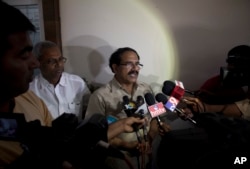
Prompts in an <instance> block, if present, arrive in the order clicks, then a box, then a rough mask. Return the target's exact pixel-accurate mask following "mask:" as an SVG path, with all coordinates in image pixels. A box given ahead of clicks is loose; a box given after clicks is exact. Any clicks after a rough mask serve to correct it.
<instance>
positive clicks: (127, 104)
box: [123, 96, 142, 143]
mask: <svg viewBox="0 0 250 169" xmlns="http://www.w3.org/2000/svg"><path fill="white" fill-rule="evenodd" d="M123 106H124V111H125V113H126V115H127V117H131V116H135V111H136V110H137V107H136V103H135V102H133V101H130V100H129V98H128V96H123ZM135 117H136V116H135ZM132 127H133V130H134V131H135V134H136V137H137V140H138V142H140V143H141V142H142V137H141V136H140V132H139V128H138V125H136V124H132Z"/></svg>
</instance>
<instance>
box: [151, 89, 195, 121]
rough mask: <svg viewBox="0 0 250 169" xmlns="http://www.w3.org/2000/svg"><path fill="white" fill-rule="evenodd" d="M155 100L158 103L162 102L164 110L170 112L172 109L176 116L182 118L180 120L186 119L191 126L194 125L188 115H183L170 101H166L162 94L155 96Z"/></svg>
mask: <svg viewBox="0 0 250 169" xmlns="http://www.w3.org/2000/svg"><path fill="white" fill-rule="evenodd" d="M155 98H156V100H157V101H158V102H162V103H163V105H164V106H165V108H166V109H168V110H170V109H174V111H176V112H177V113H178V115H179V116H180V117H181V118H182V119H185V120H186V119H187V120H189V121H190V122H192V123H193V124H196V121H195V120H193V119H192V118H191V117H190V116H189V115H187V114H185V113H184V112H183V111H182V110H180V109H178V108H177V107H176V106H177V104H176V105H173V104H172V103H171V100H168V99H167V97H166V96H165V95H164V94H162V93H158V94H157V95H156V96H155ZM170 99H174V98H170Z"/></svg>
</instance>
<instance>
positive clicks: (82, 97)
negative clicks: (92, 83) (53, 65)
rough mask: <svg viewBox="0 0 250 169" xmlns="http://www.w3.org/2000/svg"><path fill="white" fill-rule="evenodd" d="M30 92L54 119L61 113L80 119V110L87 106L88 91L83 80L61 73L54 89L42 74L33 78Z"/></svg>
mask: <svg viewBox="0 0 250 169" xmlns="http://www.w3.org/2000/svg"><path fill="white" fill-rule="evenodd" d="M30 90H32V91H33V92H34V93H35V94H36V95H38V96H39V97H40V98H41V99H42V100H43V101H44V102H45V104H46V105H47V107H48V109H49V111H50V113H51V115H52V117H53V118H54V119H55V118H57V117H58V116H60V115H62V114H63V113H74V114H76V116H77V117H78V118H79V119H81V118H82V108H83V106H84V105H87V102H88V98H89V96H90V91H89V88H88V86H87V84H86V83H85V82H84V81H83V79H82V78H81V77H79V76H77V75H74V74H69V73H66V72H63V73H62V76H61V78H60V81H59V83H58V84H57V85H56V87H54V85H53V84H51V83H49V82H48V81H47V80H46V79H45V78H44V77H43V76H42V74H41V73H40V74H38V75H36V76H35V77H34V79H33V81H32V82H31V83H30Z"/></svg>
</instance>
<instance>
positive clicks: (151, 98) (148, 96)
mask: <svg viewBox="0 0 250 169" xmlns="http://www.w3.org/2000/svg"><path fill="white" fill-rule="evenodd" d="M144 97H145V100H146V103H147V105H149V106H151V105H153V104H155V99H154V96H153V94H152V93H146V94H145V95H144Z"/></svg>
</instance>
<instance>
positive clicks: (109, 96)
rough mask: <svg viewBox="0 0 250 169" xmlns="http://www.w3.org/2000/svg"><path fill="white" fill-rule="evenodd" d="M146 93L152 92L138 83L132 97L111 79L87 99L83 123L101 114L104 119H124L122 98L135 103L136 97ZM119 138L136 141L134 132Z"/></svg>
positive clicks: (141, 83) (144, 84)
mask: <svg viewBox="0 0 250 169" xmlns="http://www.w3.org/2000/svg"><path fill="white" fill-rule="evenodd" d="M146 93H153V91H152V89H151V87H150V85H148V84H146V83H144V82H138V83H137V85H136V86H135V90H134V93H133V95H131V94H130V93H127V92H126V90H124V89H123V88H122V86H121V85H120V84H119V82H118V81H117V80H116V79H115V78H113V79H112V80H111V81H110V82H109V83H108V84H106V85H104V86H102V87H100V88H99V89H97V90H95V91H94V93H92V95H91V96H90V98H89V104H88V107H87V111H86V116H85V119H84V121H85V122H86V121H88V120H89V118H90V117H91V116H92V115H94V114H97V113H100V114H103V115H105V116H106V117H108V116H109V115H112V116H114V117H116V118H118V119H120V118H125V117H127V115H126V113H125V112H124V103H123V96H128V98H132V99H131V100H132V101H135V102H136V100H137V97H138V96H142V97H143V98H144V95H145V94H146ZM145 113H147V112H145ZM119 137H120V138H122V139H124V140H126V141H135V140H137V137H136V135H135V133H134V132H133V133H122V134H120V136H119Z"/></svg>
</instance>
